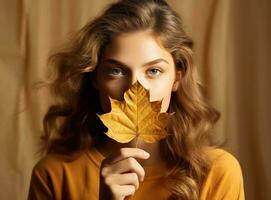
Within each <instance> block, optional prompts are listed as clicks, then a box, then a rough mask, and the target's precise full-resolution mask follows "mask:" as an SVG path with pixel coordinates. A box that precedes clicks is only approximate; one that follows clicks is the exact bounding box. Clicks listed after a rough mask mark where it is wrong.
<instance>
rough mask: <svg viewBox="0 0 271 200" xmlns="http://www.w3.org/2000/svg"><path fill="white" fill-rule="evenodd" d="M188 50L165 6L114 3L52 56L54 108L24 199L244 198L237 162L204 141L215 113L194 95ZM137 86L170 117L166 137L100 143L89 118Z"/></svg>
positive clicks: (150, 1) (127, 0) (125, 0)
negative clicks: (41, 153) (153, 139)
mask: <svg viewBox="0 0 271 200" xmlns="http://www.w3.org/2000/svg"><path fill="white" fill-rule="evenodd" d="M192 46H193V43H192V41H191V39H190V38H189V37H188V36H187V34H186V33H185V32H184V30H183V26H182V22H181V19H180V17H179V16H178V15H177V14H176V13H175V12H174V11H173V10H172V9H171V8H170V7H169V5H168V4H167V3H166V2H165V1H162V0H122V1H119V2H116V3H114V4H112V5H111V6H110V7H108V8H107V9H106V10H105V11H104V13H103V14H102V15H101V16H99V17H97V18H96V19H94V20H93V21H91V22H90V23H88V24H87V25H86V26H84V27H83V28H82V29H81V30H80V31H79V32H78V34H77V35H76V36H75V37H74V40H73V41H72V43H71V45H70V46H69V47H68V48H67V49H66V50H65V51H62V52H59V53H57V54H54V55H53V56H52V57H51V61H52V62H53V64H54V66H55V78H54V80H53V81H52V82H51V84H50V88H51V90H52V91H53V94H54V95H55V96H56V103H55V104H54V105H52V106H50V108H49V110H48V112H47V113H46V115H45V117H44V129H45V135H44V136H43V142H44V146H43V150H44V152H46V156H44V158H42V159H41V160H40V161H39V162H38V163H37V164H36V166H35V167H34V169H33V173H32V179H31V184H30V190H29V199H31V200H34V199H76V200H77V199H100V200H101V199H102V200H111V199H112V200H113V199H114V200H123V199H134V200H139V199H140V200H144V199H147V200H152V199H155V200H159V199H181V200H196V199H197V200H198V199H200V200H203V199H208V200H210V199H216V200H219V199H221V200H222V199H229V200H236V199H238V200H239V199H244V191H243V180H242V173H241V169H240V166H239V163H238V161H237V160H236V159H235V158H234V157H233V156H232V155H231V154H229V153H228V152H226V151H225V150H222V149H219V148H215V147H211V145H210V144H209V142H208V138H209V135H208V133H209V131H210V129H211V127H212V126H213V124H214V123H215V122H216V121H217V120H218V118H219V114H218V112H217V111H216V110H215V109H213V108H212V107H211V106H209V105H208V104H207V103H206V101H205V99H204V97H203V95H202V91H201V86H200V84H199V82H198V81H197V79H196V69H195V66H194V65H193V62H192ZM136 81H139V82H140V83H141V84H142V85H143V86H144V87H146V88H148V89H149V91H150V94H151V101H157V100H162V106H161V112H175V114H174V115H173V117H172V119H171V120H170V123H169V125H168V126H167V129H166V130H167V131H168V132H170V133H171V134H170V135H169V136H168V137H167V138H165V139H163V140H160V141H159V142H155V143H152V144H148V143H145V142H143V141H138V145H137V146H138V148H135V141H134V140H132V141H131V142H129V143H126V144H121V143H118V142H116V141H114V140H112V139H110V138H109V137H107V136H106V135H105V132H106V130H107V129H106V127H105V126H104V125H103V124H102V122H101V121H100V120H99V118H98V117H97V114H102V113H106V112H110V101H109V98H108V97H109V96H110V97H111V98H113V99H117V100H122V98H123V94H124V92H125V91H126V90H128V89H129V88H130V87H131V85H132V84H133V83H135V82H136Z"/></svg>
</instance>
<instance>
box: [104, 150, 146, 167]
mask: <svg viewBox="0 0 271 200" xmlns="http://www.w3.org/2000/svg"><path fill="white" fill-rule="evenodd" d="M128 157H134V158H138V159H147V158H149V157H150V154H149V153H148V152H146V151H144V150H143V149H139V148H128V147H126V148H121V149H120V150H119V151H118V152H116V153H113V154H111V155H109V156H108V157H107V158H106V161H105V162H106V163H111V164H113V163H116V162H118V161H120V160H123V159H125V158H128Z"/></svg>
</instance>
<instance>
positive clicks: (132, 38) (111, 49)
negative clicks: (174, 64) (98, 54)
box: [102, 31, 172, 65]
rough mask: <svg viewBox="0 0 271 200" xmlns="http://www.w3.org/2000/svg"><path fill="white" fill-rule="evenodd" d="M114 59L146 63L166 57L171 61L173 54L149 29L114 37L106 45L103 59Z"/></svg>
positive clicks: (165, 58) (166, 59)
mask: <svg viewBox="0 0 271 200" xmlns="http://www.w3.org/2000/svg"><path fill="white" fill-rule="evenodd" d="M106 59H114V60H119V61H122V62H124V63H132V62H137V63H138V62H140V63H141V64H142V65H143V64H144V63H147V62H150V61H153V60H156V59H164V60H165V61H167V62H168V63H170V62H171V59H172V56H171V54H170V53H169V52H168V51H167V50H166V49H165V48H164V47H163V46H162V45H161V43H160V42H159V41H158V40H157V38H156V37H155V36H154V35H153V34H151V33H150V32H147V31H138V32H132V33H122V34H119V35H116V36H115V37H113V38H112V40H111V42H110V43H109V44H108V45H107V46H106V48H105V50H104V53H103V58H102V60H106Z"/></svg>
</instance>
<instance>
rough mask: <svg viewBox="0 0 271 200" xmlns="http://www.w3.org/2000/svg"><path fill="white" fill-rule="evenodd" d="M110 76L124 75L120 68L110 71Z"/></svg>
mask: <svg viewBox="0 0 271 200" xmlns="http://www.w3.org/2000/svg"><path fill="white" fill-rule="evenodd" d="M109 74H110V75H113V76H121V75H123V70H122V69H121V68H118V67H115V68H111V69H110V70H109Z"/></svg>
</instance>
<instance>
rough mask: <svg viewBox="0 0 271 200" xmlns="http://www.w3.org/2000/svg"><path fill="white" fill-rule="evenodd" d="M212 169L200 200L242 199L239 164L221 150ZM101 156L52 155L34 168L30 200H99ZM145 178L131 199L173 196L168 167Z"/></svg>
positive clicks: (154, 199)
mask: <svg viewBox="0 0 271 200" xmlns="http://www.w3.org/2000/svg"><path fill="white" fill-rule="evenodd" d="M208 154H209V155H208V156H209V157H210V158H211V161H212V166H211V169H210V171H209V174H208V176H207V178H206V180H205V183H204V185H203V187H202V189H201V194H200V200H205V199H206V200H222V199H223V200H243V199H245V198H244V189H243V177H242V172H241V168H240V165H239V163H238V161H237V160H236V159H235V157H233V156H232V155H231V154H230V153H228V152H226V151H225V150H222V149H212V150H210V151H209V152H208ZM103 158H104V157H103V156H102V154H100V152H98V151H97V150H96V149H95V148H92V149H91V150H90V151H89V152H87V153H85V154H82V155H81V156H80V157H78V158H77V159H75V160H72V159H70V158H69V157H68V156H64V155H58V154H49V155H47V156H46V157H44V158H43V159H42V160H40V161H39V162H38V163H37V164H36V166H35V167H34V168H33V172H32V177H31V183H30V189H29V195H28V199H29V200H44V199H56V200H58V199H65V200H66V199H67V200H69V199H72V200H84V199H88V200H96V199H99V198H98V195H99V169H100V163H101V161H102V160H103ZM144 169H145V173H146V175H145V179H144V181H143V182H141V183H140V187H139V189H138V190H137V191H136V193H135V194H134V195H133V197H132V198H131V199H132V200H145V199H146V200H160V199H161V200H162V199H166V198H167V197H168V196H169V195H170V193H169V191H168V190H167V189H166V188H167V187H165V185H164V184H165V183H166V181H163V176H164V175H165V173H166V167H165V166H161V165H159V166H148V167H144Z"/></svg>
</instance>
